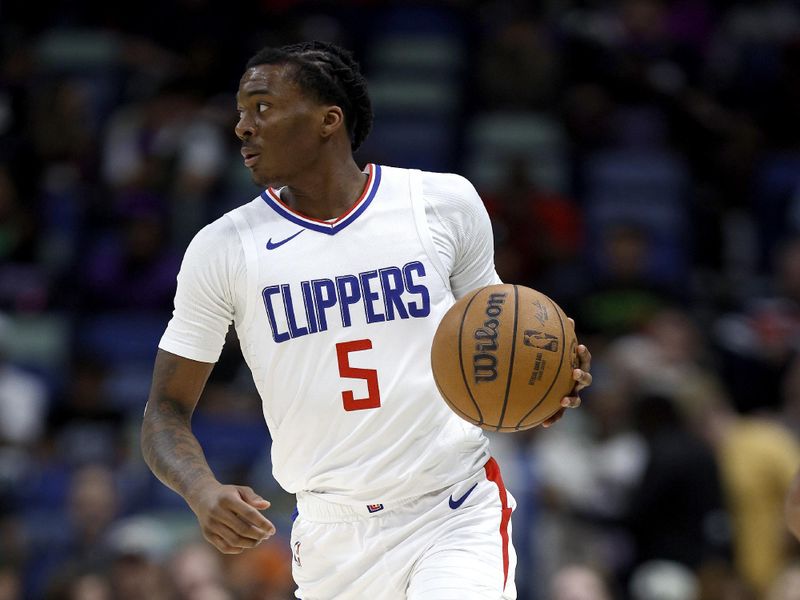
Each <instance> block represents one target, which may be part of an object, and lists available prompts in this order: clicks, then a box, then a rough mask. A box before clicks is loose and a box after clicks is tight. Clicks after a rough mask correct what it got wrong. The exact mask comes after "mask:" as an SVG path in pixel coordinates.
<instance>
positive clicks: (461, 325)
mask: <svg viewBox="0 0 800 600" xmlns="http://www.w3.org/2000/svg"><path fill="white" fill-rule="evenodd" d="M482 289H484V288H480V289H478V290H476V291H475V293H474V294H472V298H470V299H469V302H467V305H466V306H465V307H464V312H463V313H461V323H459V325H458V366H459V367H461V380H462V381H463V382H464V387H466V388H467V393H468V394H469V399H470V400H472V403H473V404H474V405H475V410H477V411H478V419H479V422H478V423H477V425H478V426H479V427H480V426H481V425H483V423H484V420H483V412H482V411H481V407H480V405H479V404H478V403H477V402H476V401H475V396H474V395H473V394H472V388H470V387H469V381H468V380H467V373H466V372H465V371H464V352H463V350H462V346H461V336H462V334H463V332H464V319H466V318H467V314H468V313H469V307H470V305H471V304H472V302H473V301H474V300H475V298H477V297H478V294H479V293H480V292H481V290H482Z"/></svg>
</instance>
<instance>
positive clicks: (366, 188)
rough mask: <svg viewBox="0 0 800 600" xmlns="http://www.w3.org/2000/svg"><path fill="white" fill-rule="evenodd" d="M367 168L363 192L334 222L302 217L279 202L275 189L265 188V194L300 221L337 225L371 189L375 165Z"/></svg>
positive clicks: (369, 165)
mask: <svg viewBox="0 0 800 600" xmlns="http://www.w3.org/2000/svg"><path fill="white" fill-rule="evenodd" d="M367 168H368V169H369V177H367V184H366V185H365V186H364V190H363V191H362V192H361V195H360V196H359V197H358V200H356V201H355V203H354V204H353V206H351V207H350V208H349V209H347V212H346V213H344V214H343V215H340V216H338V217H336V220H334V221H325V220H323V219H315V218H314V217H309V216H308V215H304V214H303V213H301V212H297V211H296V210H294V209H293V208H291V207H290V206H289V205H288V204H286V203H285V202H284V201H283V200H281V196H280V194H279V193H278V192H277V190H275V188H271V187H270V188H267V193H268V194H269V195H270V196H271V197H272V199H273V200H275V201H276V202H278V203H280V205H281V206H282V207H283V208H285V209H286V210H288V211H289V212H290V213H292V214H293V215H295V216H296V217H300V218H301V219H306V220H308V221H313V222H314V223H322V224H323V225H336V223H338V222H339V221H341V220H342V219H344V218H345V217H347V215H349V214H350V213H351V212H353V211H354V210H355V209H356V208H358V205H359V204H361V202H362V200H364V198H366V197H367V192H369V189H370V188H371V187H372V182H373V181H374V180H375V165H373V164H372V163H369V164H368V165H367Z"/></svg>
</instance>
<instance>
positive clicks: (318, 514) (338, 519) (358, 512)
mask: <svg viewBox="0 0 800 600" xmlns="http://www.w3.org/2000/svg"><path fill="white" fill-rule="evenodd" d="M481 477H485V474H484V470H483V468H481V469H480V470H479V471H477V472H476V473H474V474H473V475H471V476H470V477H467V478H466V479H464V480H462V481H454V482H450V483H448V484H447V485H446V486H444V487H442V488H440V489H437V490H431V491H430V492H425V493H423V494H419V495H417V496H411V497H410V498H402V499H400V500H395V501H392V502H376V503H374V504H342V503H340V502H331V501H330V500H326V499H324V498H321V497H320V495H319V494H315V493H313V492H297V508H296V509H295V512H294V513H293V514H292V520H294V519H295V518H297V515H298V514H299V515H302V516H303V518H307V519H309V520H310V521H315V522H317V523H343V522H351V521H361V520H363V519H373V518H379V517H382V516H383V515H385V514H387V513H389V512H391V511H392V510H394V509H396V508H399V507H401V506H405V505H406V504H409V503H411V502H415V501H417V500H419V499H421V498H425V497H426V496H439V495H441V494H443V493H445V492H447V493H449V491H448V490H450V488H451V487H452V486H453V485H456V484H458V483H463V482H465V481H470V480H472V479H475V478H481Z"/></svg>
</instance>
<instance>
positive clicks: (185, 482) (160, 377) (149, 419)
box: [141, 358, 214, 498]
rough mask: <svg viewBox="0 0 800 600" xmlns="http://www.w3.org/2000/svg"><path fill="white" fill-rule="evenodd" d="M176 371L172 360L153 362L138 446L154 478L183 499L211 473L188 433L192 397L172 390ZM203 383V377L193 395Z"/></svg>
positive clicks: (196, 443) (190, 433) (192, 408)
mask: <svg viewBox="0 0 800 600" xmlns="http://www.w3.org/2000/svg"><path fill="white" fill-rule="evenodd" d="M177 370H178V361H177V360H176V359H166V358H165V359H159V360H157V361H156V367H155V372H154V374H153V388H152V390H151V392H150V399H149V401H148V403H147V406H146V407H145V414H144V422H143V424H142V438H141V445H142V454H143V456H144V459H145V462H146V463H147V465H148V466H149V467H150V469H151V470H152V471H153V473H154V474H155V475H156V477H158V478H159V479H160V480H161V481H162V482H163V483H164V484H165V485H166V486H167V487H169V488H171V489H173V490H174V491H176V492H177V493H179V494H180V495H182V496H183V497H184V498H186V497H187V496H188V495H190V494H191V492H192V491H193V490H194V489H195V488H196V487H197V486H198V485H199V484H200V483H201V482H203V481H207V480H209V479H211V480H214V474H213V473H212V472H211V468H210V467H209V466H208V462H206V458H205V455H204V454H203V449H202V448H201V447H200V443H199V442H198V441H197V438H196V437H195V436H194V434H193V433H192V428H191V417H192V412H193V410H194V405H195V403H196V397H195V398H192V399H191V401H187V399H186V398H183V397H182V396H180V395H176V394H175V390H174V389H173V388H175V387H176V386H175V380H176V379H177V378H178V375H177V373H176V372H177ZM206 376H207V374H206ZM203 384H205V378H203V380H202V382H201V384H200V385H199V389H198V390H197V396H199V391H200V390H201V389H202V385H203ZM178 387H180V386H178Z"/></svg>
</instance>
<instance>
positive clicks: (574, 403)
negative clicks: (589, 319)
mask: <svg viewBox="0 0 800 600" xmlns="http://www.w3.org/2000/svg"><path fill="white" fill-rule="evenodd" d="M570 322H571V323H572V327H573V328H574V327H575V321H573V320H572V319H570ZM577 352H578V368H576V369H574V370H573V371H572V378H573V379H574V380H575V387H574V388H572V391H571V392H570V394H569V396H564V398H563V399H562V400H561V406H562V408H561V410H559V411H558V412H557V413H555V414H554V415H553V416H552V417H550V418H548V419H547V420H546V421H544V422H543V423H542V427H550V426H551V425H553V424H555V423H556V422H557V421H558V420H559V419H560V418H561V417H563V416H564V411H566V410H567V409H568V408H578V407H579V406H580V405H581V397H580V396H579V393H580V391H581V390H582V389H584V388H586V387H589V386H590V385H592V374H591V373H590V372H589V370H590V369H591V367H592V354H591V352H589V349H588V348H587V347H586V346H584V345H583V344H579V345H578V348H577Z"/></svg>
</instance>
